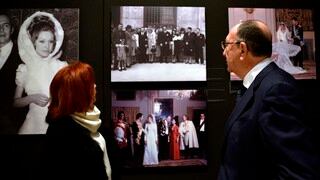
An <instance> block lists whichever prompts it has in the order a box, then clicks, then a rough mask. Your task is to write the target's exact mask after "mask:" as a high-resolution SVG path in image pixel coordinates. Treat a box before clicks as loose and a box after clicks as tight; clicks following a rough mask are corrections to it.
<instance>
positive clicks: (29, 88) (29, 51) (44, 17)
mask: <svg viewBox="0 0 320 180" xmlns="http://www.w3.org/2000/svg"><path fill="white" fill-rule="evenodd" d="M63 37H64V31H63V29H62V26H61V24H60V23H59V21H58V20H57V19H56V18H55V17H54V16H53V15H52V14H50V13H46V12H36V13H34V14H32V15H31V16H30V17H28V18H27V19H26V20H25V21H24V22H23V24H22V25H21V28H20V31H19V35H18V49H19V55H20V57H21V59H22V61H23V62H24V64H20V65H19V67H18V69H17V73H16V84H17V87H16V92H15V97H14V98H15V99H14V106H16V107H25V106H29V111H28V113H27V115H26V119H25V121H24V122H23V124H22V126H21V127H20V129H19V132H18V133H19V134H45V133H46V130H47V127H48V124H47V123H46V122H45V118H46V116H47V112H48V102H49V86H50V83H51V81H52V79H53V77H54V75H55V74H56V73H57V72H58V70H60V69H61V68H62V67H64V66H66V65H67V63H66V62H63V61H60V60H59V59H58V58H59V57H60V56H61V52H60V47H61V45H62V42H63ZM24 93H25V94H26V96H23V94H24Z"/></svg>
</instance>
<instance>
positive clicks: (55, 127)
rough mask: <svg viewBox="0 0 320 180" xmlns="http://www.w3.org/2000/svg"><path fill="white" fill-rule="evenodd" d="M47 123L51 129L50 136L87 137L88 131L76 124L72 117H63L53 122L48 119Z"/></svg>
mask: <svg viewBox="0 0 320 180" xmlns="http://www.w3.org/2000/svg"><path fill="white" fill-rule="evenodd" d="M47 122H48V123H49V127H48V130H47V134H48V135H57V136H65V135H71V136H72V135H79V134H84V135H87V134H89V133H88V130H86V129H85V128H84V127H82V126H81V125H80V124H78V123H77V122H75V121H74V120H73V119H72V117H71V116H63V117H60V118H58V119H55V120H51V119H48V118H47Z"/></svg>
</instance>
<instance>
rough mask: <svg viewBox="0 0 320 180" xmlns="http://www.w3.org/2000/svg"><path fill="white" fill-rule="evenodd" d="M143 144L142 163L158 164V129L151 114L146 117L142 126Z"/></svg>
mask: <svg viewBox="0 0 320 180" xmlns="http://www.w3.org/2000/svg"><path fill="white" fill-rule="evenodd" d="M144 133H145V136H144V138H145V146H144V155H143V165H156V164H159V160H158V129H157V124H156V123H155V122H154V120H153V117H152V115H151V114H149V115H148V117H147V122H146V124H145V128H144Z"/></svg>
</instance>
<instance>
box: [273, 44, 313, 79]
mask: <svg viewBox="0 0 320 180" xmlns="http://www.w3.org/2000/svg"><path fill="white" fill-rule="evenodd" d="M300 51H301V48H300V46H297V45H293V44H288V43H286V42H277V43H273V44H272V59H273V60H274V62H275V63H276V64H277V65H278V66H279V67H280V68H281V69H283V70H285V71H287V72H288V73H290V74H302V73H306V72H307V71H306V70H304V69H302V68H301V67H297V66H294V65H293V64H292V62H291V60H290V57H293V56H295V55H297V54H298V53H299V52H300Z"/></svg>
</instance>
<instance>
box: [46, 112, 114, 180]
mask: <svg viewBox="0 0 320 180" xmlns="http://www.w3.org/2000/svg"><path fill="white" fill-rule="evenodd" d="M47 121H48V122H49V127H48V130H47V138H48V139H47V146H46V147H47V150H46V152H47V156H46V157H47V158H46V159H47V160H46V162H44V164H45V165H46V166H45V167H46V169H45V170H43V171H42V172H44V174H45V175H44V176H43V177H45V178H44V179H96V180H98V179H101V180H102V179H103V180H106V179H108V178H107V174H106V169H105V165H104V161H103V151H102V150H101V148H100V146H99V144H98V143H97V142H96V141H94V140H93V139H92V138H91V136H90V132H89V130H87V129H86V128H84V127H82V126H81V125H80V124H78V123H77V122H75V121H74V120H73V119H72V118H71V117H70V116H66V117H62V118H60V119H57V120H55V121H52V120H50V119H48V118H47Z"/></svg>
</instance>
